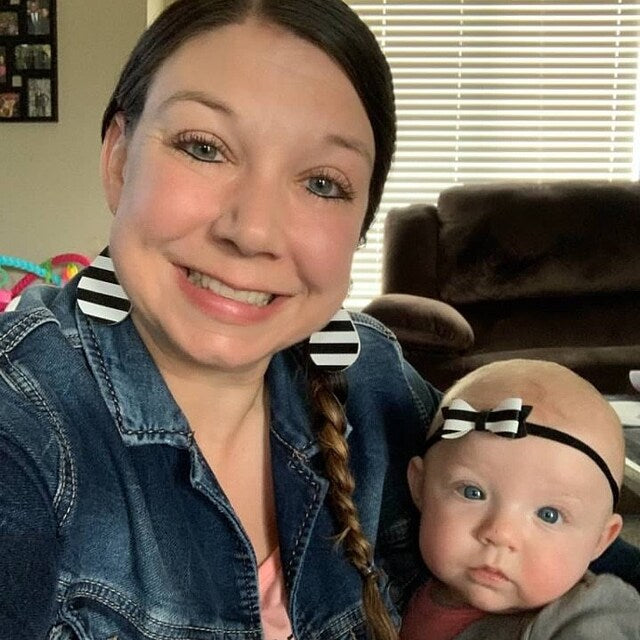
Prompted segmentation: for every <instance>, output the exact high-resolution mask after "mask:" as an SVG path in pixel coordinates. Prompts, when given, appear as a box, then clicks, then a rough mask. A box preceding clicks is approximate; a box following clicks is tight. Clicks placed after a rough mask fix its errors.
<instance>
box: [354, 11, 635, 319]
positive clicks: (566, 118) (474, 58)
mask: <svg viewBox="0 0 640 640" xmlns="http://www.w3.org/2000/svg"><path fill="white" fill-rule="evenodd" d="M349 4H350V5H351V7H352V8H353V9H354V10H355V11H356V12H358V14H359V15H360V16H361V17H362V19H363V20H364V21H365V22H366V23H367V24H368V25H369V26H370V27H371V29H372V30H373V31H374V33H375V34H376V37H377V38H378V41H379V42H380V45H381V46H382V49H383V51H384V52H385V55H386V56H387V59H388V61H389V63H390V66H391V69H392V73H393V76H394V85H395V95H396V106H397V113H398V143H397V151H396V155H395V160H394V164H393V167H392V171H391V173H390V176H389V179H388V182H387V185H386V188H385V193H384V196H383V200H382V203H381V206H380V210H379V213H378V217H377V220H376V222H375V224H374V226H373V227H372V228H371V230H370V231H369V234H368V237H367V244H366V246H365V247H364V248H361V249H359V250H358V252H357V253H356V256H355V259H354V264H353V270H352V277H353V285H352V289H351V293H350V297H349V299H348V300H347V302H346V306H347V307H348V308H351V309H359V308H361V307H362V306H364V305H365V304H366V303H367V302H368V301H369V300H370V299H371V298H373V297H374V296H375V295H377V294H378V293H379V292H380V275H381V274H380V268H381V250H382V228H383V223H384V218H385V215H386V213H387V212H388V211H389V209H391V208H394V207H400V206H406V205H408V204H411V203H418V202H420V203H435V202H436V200H437V197H438V194H439V193H440V191H442V190H443V189H445V188H446V187H449V186H452V185H454V184H464V183H477V182H491V181H497V180H539V181H542V180H549V179H570V178H576V179H581V178H584V179H611V180H614V179H631V178H635V179H637V178H638V167H639V162H640V150H639V148H638V147H639V146H640V143H639V138H640V132H639V123H640V122H639V121H640V107H639V103H640V88H639V51H640V35H639V34H640V0H637V1H634V2H628V1H627V2H623V1H615V2H595V1H589V0H587V1H582V0H580V1H579V2H578V1H574V2H549V1H545V0H540V1H538V2H528V3H524V2H479V1H473V0H458V1H452V2H418V1H416V0H414V1H411V0H409V1H406V0H405V1H404V2H401V1H399V0H379V1H377V2H359V1H355V0H354V1H351V2H349ZM634 152H635V156H634Z"/></svg>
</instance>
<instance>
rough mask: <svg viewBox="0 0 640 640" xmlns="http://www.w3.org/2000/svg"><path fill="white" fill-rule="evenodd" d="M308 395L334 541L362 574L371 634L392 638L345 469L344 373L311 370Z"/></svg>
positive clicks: (377, 638) (383, 639) (380, 639)
mask: <svg viewBox="0 0 640 640" xmlns="http://www.w3.org/2000/svg"><path fill="white" fill-rule="evenodd" d="M311 399H312V403H313V407H314V410H315V412H316V421H317V425H316V426H317V438H318V443H319V445H320V450H321V451H322V454H323V456H324V463H325V468H326V474H327V477H328V478H329V492H328V498H329V505H330V507H331V510H332V512H333V515H334V517H335V519H336V521H337V524H338V528H339V533H338V535H337V536H336V538H337V541H338V543H342V545H343V546H344V550H345V553H346V555H347V557H348V558H349V561H350V562H351V563H352V564H353V565H354V566H355V567H356V569H357V570H358V571H359V572H360V574H361V575H362V578H363V587H362V591H363V593H362V601H363V609H364V614H365V618H366V621H367V626H368V627H369V631H370V633H371V636H372V637H373V638H374V639H375V640H396V638H397V632H396V629H395V627H394V625H393V622H392V621H391V618H390V616H389V612H388V611H387V608H386V607H385V605H384V602H383V600H382V596H381V594H380V590H379V588H378V573H377V572H376V571H375V569H374V568H373V549H372V548H371V543H370V542H369V541H368V540H367V538H366V536H365V535H364V533H363V531H362V526H361V524H360V520H359V519H358V510H357V508H356V505H355V504H354V502H353V497H352V496H353V490H354V488H355V482H354V479H353V475H352V474H351V471H350V469H349V447H348V445H347V441H346V438H345V430H346V417H345V414H344V408H343V404H342V403H343V402H344V400H345V399H346V380H345V378H344V376H343V375H341V374H324V375H319V374H311ZM341 400H342V402H341Z"/></svg>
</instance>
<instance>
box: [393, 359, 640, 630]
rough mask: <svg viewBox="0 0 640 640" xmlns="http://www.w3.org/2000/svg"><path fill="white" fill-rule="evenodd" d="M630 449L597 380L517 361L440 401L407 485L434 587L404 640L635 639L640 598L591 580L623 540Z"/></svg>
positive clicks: (417, 604)
mask: <svg viewBox="0 0 640 640" xmlns="http://www.w3.org/2000/svg"><path fill="white" fill-rule="evenodd" d="M623 471H624V437H623V432H622V427H621V425H620V422H619V420H618V418H617V416H616V414H615V412H614V411H613V410H612V409H611V407H610V406H609V404H608V403H607V402H606V401H605V400H604V399H603V398H602V396H601V395H600V394H599V393H598V391H597V390H596V389H595V388H594V387H592V386H591V385H590V384H589V383H588V382H586V381H585V380H583V379H582V378H580V377H579V376H577V375H576V374H574V373H573V372H571V371H569V370H568V369H566V368H564V367H562V366H560V365H558V364H554V363H551V362H543V361H534V360H510V361H506V362H499V363H494V364H490V365H487V366H484V367H481V368H480V369H478V370H476V371H474V372H473V373H471V374H469V375H467V376H465V377H464V378H462V379H461V380H459V381H458V382H457V383H456V384H455V385H453V387H452V388H451V389H449V391H448V392H447V393H446V394H445V396H444V398H443V400H442V404H441V411H440V412H438V414H437V416H436V418H435V420H434V423H433V424H432V425H431V429H430V431H429V435H428V439H427V450H426V453H425V455H424V457H423V458H413V459H412V460H411V462H410V464H409V469H408V477H409V484H410V488H411V494H412V496H413V500H414V502H415V503H416V505H417V507H418V509H420V511H421V524H420V550H421V553H422V556H423V558H424V561H425V563H426V565H427V567H428V568H429V570H430V571H431V573H432V574H433V578H432V579H431V580H430V581H429V582H428V583H427V584H426V585H424V586H423V587H422V588H421V589H420V590H419V591H418V592H417V593H416V595H415V596H414V598H413V600H412V601H411V602H410V604H409V607H408V611H407V613H406V615H405V618H404V621H403V625H402V629H401V632H400V637H401V640H449V639H453V638H455V639H456V640H473V639H476V638H480V639H483V640H484V639H486V638H491V639H492V640H501V639H505V640H506V639H515V638H523V639H524V638H526V639H527V640H542V639H548V638H556V639H558V640H559V639H561V638H562V639H567V640H569V639H575V638H581V639H589V638H593V639H596V638H597V639H598V640H602V639H603V638H605V639H606V640H618V639H620V640H622V639H623V638H624V639H625V640H629V639H630V638H638V639H640V596H639V595H638V593H637V592H636V591H635V589H634V588H633V587H631V586H629V585H627V584H625V583H624V582H622V581H621V580H619V579H618V578H616V577H614V576H610V575H601V576H597V577H596V576H595V575H594V574H592V573H590V572H589V571H588V565H589V563H590V562H591V561H592V560H593V559H595V558H597V557H598V556H599V555H600V554H601V553H602V552H603V551H604V550H605V549H606V548H607V547H608V546H609V545H610V544H611V543H612V542H613V540H615V538H616V537H617V535H618V534H619V532H620V529H621V528H622V518H621V517H620V515H618V514H617V513H614V509H615V506H616V503H617V501H618V496H619V487H620V485H621V483H622V478H623Z"/></svg>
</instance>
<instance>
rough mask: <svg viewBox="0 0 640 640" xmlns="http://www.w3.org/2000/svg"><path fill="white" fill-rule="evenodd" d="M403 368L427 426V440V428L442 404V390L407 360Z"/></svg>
mask: <svg viewBox="0 0 640 640" xmlns="http://www.w3.org/2000/svg"><path fill="white" fill-rule="evenodd" d="M402 368H403V371H404V376H405V378H406V380H407V383H408V384H409V388H410V389H411V394H412V395H413V398H414V401H415V403H416V405H417V407H418V411H419V412H420V415H421V419H422V422H423V424H424V427H425V432H424V441H425V442H426V437H427V430H428V428H429V425H430V424H431V421H432V420H433V417H434V416H435V414H436V411H437V410H438V407H439V406H440V400H441V398H442V392H440V391H439V390H438V389H436V388H435V387H434V386H433V385H432V384H431V383H429V382H427V381H426V380H425V379H424V378H423V377H422V376H421V375H420V374H419V373H418V372H417V371H416V370H415V369H414V368H413V366H411V365H410V364H409V363H408V362H407V361H406V360H403V361H402Z"/></svg>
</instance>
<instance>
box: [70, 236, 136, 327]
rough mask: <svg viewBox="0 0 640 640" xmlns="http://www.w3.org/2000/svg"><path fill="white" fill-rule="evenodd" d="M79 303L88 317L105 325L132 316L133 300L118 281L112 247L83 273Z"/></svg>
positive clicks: (103, 251) (80, 282)
mask: <svg viewBox="0 0 640 640" xmlns="http://www.w3.org/2000/svg"><path fill="white" fill-rule="evenodd" d="M78 306H79V307H80V310H81V311H82V312H83V313H84V314H85V315H86V316H89V317H90V318H93V319H94V320H98V321H99V322H104V323H106V324H116V323H118V322H122V321H123V320H124V319H125V318H126V317H127V316H128V315H129V312H130V311H131V302H130V301H129V298H128V296H127V294H126V293H125V292H124V289H123V288H122V287H121V286H120V283H119V282H118V278H117V276H116V272H115V269H114V268H113V262H112V260H111V257H110V256H109V247H106V248H105V249H103V250H102V251H101V252H100V255H98V256H96V259H95V260H94V261H93V262H92V263H91V264H90V265H89V266H88V267H87V268H86V269H85V270H84V271H83V272H82V276H81V277H80V280H79V281H78Z"/></svg>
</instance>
